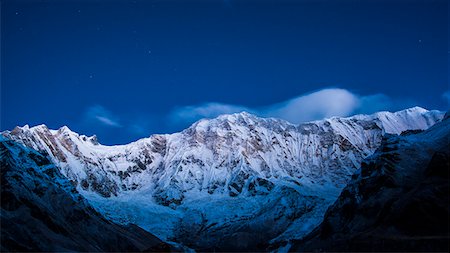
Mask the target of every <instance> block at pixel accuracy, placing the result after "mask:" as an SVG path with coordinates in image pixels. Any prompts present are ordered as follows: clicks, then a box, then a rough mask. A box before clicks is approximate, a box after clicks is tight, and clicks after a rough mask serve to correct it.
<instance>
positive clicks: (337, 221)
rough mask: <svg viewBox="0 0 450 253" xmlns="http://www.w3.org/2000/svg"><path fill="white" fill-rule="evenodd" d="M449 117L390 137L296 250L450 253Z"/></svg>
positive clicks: (294, 248) (366, 162)
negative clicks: (431, 252)
mask: <svg viewBox="0 0 450 253" xmlns="http://www.w3.org/2000/svg"><path fill="white" fill-rule="evenodd" d="M449 171H450V118H449V117H448V116H446V118H445V119H444V120H443V121H442V122H440V123H438V124H436V125H435V126H433V127H431V128H430V129H429V130H427V131H423V132H420V131H416V132H407V133H405V134H403V135H402V136H387V137H386V139H385V140H384V141H383V144H382V145H381V147H380V148H379V149H378V150H377V152H376V153H375V154H374V155H372V156H371V157H369V158H368V159H366V160H365V161H364V162H363V163H362V166H361V168H360V170H358V172H357V173H356V174H355V175H353V177H352V180H351V182H350V183H349V184H348V186H346V187H345V188H344V190H343V191H342V193H341V195H340V196H339V198H338V199H337V201H336V202H335V203H334V204H333V205H332V206H331V207H330V208H329V210H328V211H327V212H326V215H325V218H324V221H323V222H322V223H321V225H320V226H319V227H318V228H317V229H316V230H315V231H313V232H312V233H311V234H310V235H308V236H307V237H306V238H305V239H304V240H302V241H297V242H296V243H295V244H294V247H293V248H292V250H293V251H302V252H304V251H316V250H323V251H367V250H371V251H427V252H429V251H442V252H448V250H449V239H450V230H449V217H450V216H449V214H450V213H449V209H450V197H449V196H450V195H449V192H450V177H449Z"/></svg>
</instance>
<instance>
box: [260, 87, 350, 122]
mask: <svg viewBox="0 0 450 253" xmlns="http://www.w3.org/2000/svg"><path fill="white" fill-rule="evenodd" d="M357 106H358V97H357V96H356V95H354V94H352V93H351V92H349V91H347V90H344V89H323V90H319V91H316V92H313V93H310V94H306V95H301V96H298V97H296V98H293V99H290V100H288V101H286V102H283V103H279V104H275V105H270V106H268V107H267V108H266V109H263V110H260V111H259V114H260V115H263V116H268V117H275V118H281V119H285V120H287V121H290V122H292V123H300V122H304V121H310V120H316V119H323V118H327V117H332V116H346V115H349V114H350V113H351V112H353V111H354V109H355V108H356V107H357Z"/></svg>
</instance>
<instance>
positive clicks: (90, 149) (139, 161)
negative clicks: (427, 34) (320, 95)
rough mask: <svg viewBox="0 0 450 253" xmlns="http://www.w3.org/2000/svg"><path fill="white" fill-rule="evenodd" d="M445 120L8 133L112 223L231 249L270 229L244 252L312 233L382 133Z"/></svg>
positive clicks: (396, 117)
mask: <svg viewBox="0 0 450 253" xmlns="http://www.w3.org/2000/svg"><path fill="white" fill-rule="evenodd" d="M442 117H443V113H441V112H439V111H427V110H425V109H422V108H419V107H415V108H411V109H407V110H403V111H399V112H395V113H390V112H380V113H376V114H373V115H356V116H353V117H349V118H337V117H336V118H330V119H325V120H321V121H314V122H308V123H303V124H300V125H293V124H290V123H288V122H286V121H283V120H279V119H272V118H258V117H256V116H253V115H251V114H248V113H245V112H243V113H238V114H232V115H222V116H219V117H218V118H215V119H209V120H207V119H204V120H200V121H198V122H196V123H195V124H193V125H192V126H191V127H189V128H188V129H186V130H184V131H182V132H180V133H175V134H170V135H153V136H151V137H149V138H145V139H141V140H138V141H136V142H133V143H130V144H127V145H119V146H105V145H101V144H100V143H98V141H97V139H96V137H95V136H92V137H87V136H84V135H79V134H77V133H75V132H73V131H71V130H70V129H68V128H67V127H62V128H60V129H59V130H50V129H48V128H47V127H46V126H45V125H40V126H36V127H31V128H30V127H28V126H24V127H17V128H15V129H14V130H12V131H5V132H3V133H2V135H3V136H5V137H7V138H9V139H12V140H15V141H18V142H20V143H23V144H24V145H26V146H28V147H30V148H33V149H36V150H39V151H41V152H44V153H46V154H48V155H49V156H50V157H51V159H52V160H53V162H55V163H56V164H57V165H58V166H59V167H60V168H61V172H62V174H64V175H65V176H66V177H67V178H69V179H70V180H71V181H72V182H73V184H74V185H76V186H77V188H78V189H79V190H80V192H81V193H82V194H84V196H85V197H86V198H87V199H89V200H90V202H91V203H93V205H94V206H95V207H96V208H97V210H99V211H100V212H102V213H103V214H105V215H106V216H108V217H110V218H111V219H113V220H115V221H120V222H124V223H126V222H130V221H131V222H135V223H137V224H138V225H140V226H141V227H143V228H145V229H147V230H148V231H151V232H153V233H154V234H156V235H158V236H160V237H161V238H163V239H165V240H176V241H178V242H182V243H183V244H185V245H188V246H190V247H193V248H197V249H211V247H213V246H215V247H217V245H219V244H220V243H222V245H220V247H219V248H220V249H227V250H232V249H233V248H230V247H232V245H233V243H232V242H233V240H234V239H233V238H245V237H246V236H248V237H251V235H254V234H255V233H254V232H255V231H264V233H260V234H261V235H262V236H261V238H248V240H247V241H246V240H241V241H246V243H247V245H243V246H241V247H240V249H242V248H246V247H247V248H255V247H257V245H260V243H261V242H267V241H270V240H272V241H271V242H275V241H278V240H285V239H287V238H300V237H301V236H303V235H304V234H305V233H308V232H310V231H311V229H312V228H314V226H315V225H317V224H318V223H319V222H320V220H321V218H322V217H323V214H324V212H325V210H326V208H327V206H328V205H329V204H331V203H332V202H333V201H334V200H335V199H336V198H337V196H338V194H339V192H340V190H341V189H342V188H343V187H344V186H345V185H346V183H347V182H348V180H349V178H350V176H351V175H352V174H353V173H354V172H355V170H356V169H357V168H358V167H359V165H360V162H361V161H362V160H363V159H364V158H365V157H367V156H369V155H371V154H372V153H373V152H374V151H375V150H376V149H377V148H378V147H379V145H380V143H381V140H382V137H383V135H385V134H386V133H389V134H400V133H401V132H403V131H406V130H416V129H422V130H423V129H427V128H428V127H430V126H432V125H433V124H435V123H436V122H438V121H439V120H441V119H442ZM154 214H157V217H156V218H155V216H156V215H154ZM161 217H163V218H161ZM261 224H262V225H261ZM192 234H195V235H196V236H192ZM214 234H217V235H220V236H212V235H214ZM218 239H220V240H219V241H220V242H219V241H218Z"/></svg>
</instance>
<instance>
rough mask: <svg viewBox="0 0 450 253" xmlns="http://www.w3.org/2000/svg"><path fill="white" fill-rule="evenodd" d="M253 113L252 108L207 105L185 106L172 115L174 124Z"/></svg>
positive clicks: (215, 104)
mask: <svg viewBox="0 0 450 253" xmlns="http://www.w3.org/2000/svg"><path fill="white" fill-rule="evenodd" d="M242 111H247V112H253V110H251V109H250V108H247V107H243V106H237V105H229V104H221V103H205V104H201V105H197V106H184V107H179V108H176V109H175V110H173V111H172V112H171V113H170V120H171V122H172V123H184V122H193V121H196V120H198V119H201V118H214V117H217V116H219V115H221V114H230V113H235V112H242Z"/></svg>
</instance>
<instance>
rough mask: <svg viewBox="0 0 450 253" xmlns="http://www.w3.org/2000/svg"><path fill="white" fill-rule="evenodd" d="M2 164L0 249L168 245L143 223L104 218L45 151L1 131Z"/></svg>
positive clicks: (111, 248)
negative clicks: (142, 227)
mask: <svg viewBox="0 0 450 253" xmlns="http://www.w3.org/2000/svg"><path fill="white" fill-rule="evenodd" d="M0 168H1V213H0V214H1V216H0V217H1V226H2V227H1V243H0V246H1V251H2V252H3V251H5V252H13V251H24V252H29V251H49V252H50V251H91V252H92V251H142V250H152V249H153V250H163V249H164V248H163V247H161V246H164V245H165V244H163V243H162V242H161V240H159V239H158V238H156V237H155V236H153V235H151V234H149V233H148V232H145V231H144V230H142V229H140V228H139V227H137V226H127V227H124V226H119V225H117V224H114V223H111V222H109V221H107V220H106V219H104V218H103V217H102V216H101V215H100V214H99V213H98V212H96V211H95V210H94V209H93V208H92V207H91V206H90V205H89V204H88V202H87V201H86V200H85V199H84V198H83V197H82V196H81V195H80V194H79V193H78V192H77V191H76V189H75V188H74V186H73V185H72V184H71V183H70V182H69V181H68V180H67V179H66V178H65V177H64V176H62V175H61V173H60V172H59V169H58V168H57V167H56V166H55V165H54V164H52V163H51V162H50V161H49V160H48V159H47V158H46V157H44V156H43V155H42V154H40V153H38V152H36V151H35V150H32V149H30V148H26V147H24V146H22V145H20V144H18V143H16V142H14V141H11V140H6V139H5V138H3V137H2V136H0ZM166 248H169V247H168V246H167V245H166Z"/></svg>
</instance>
